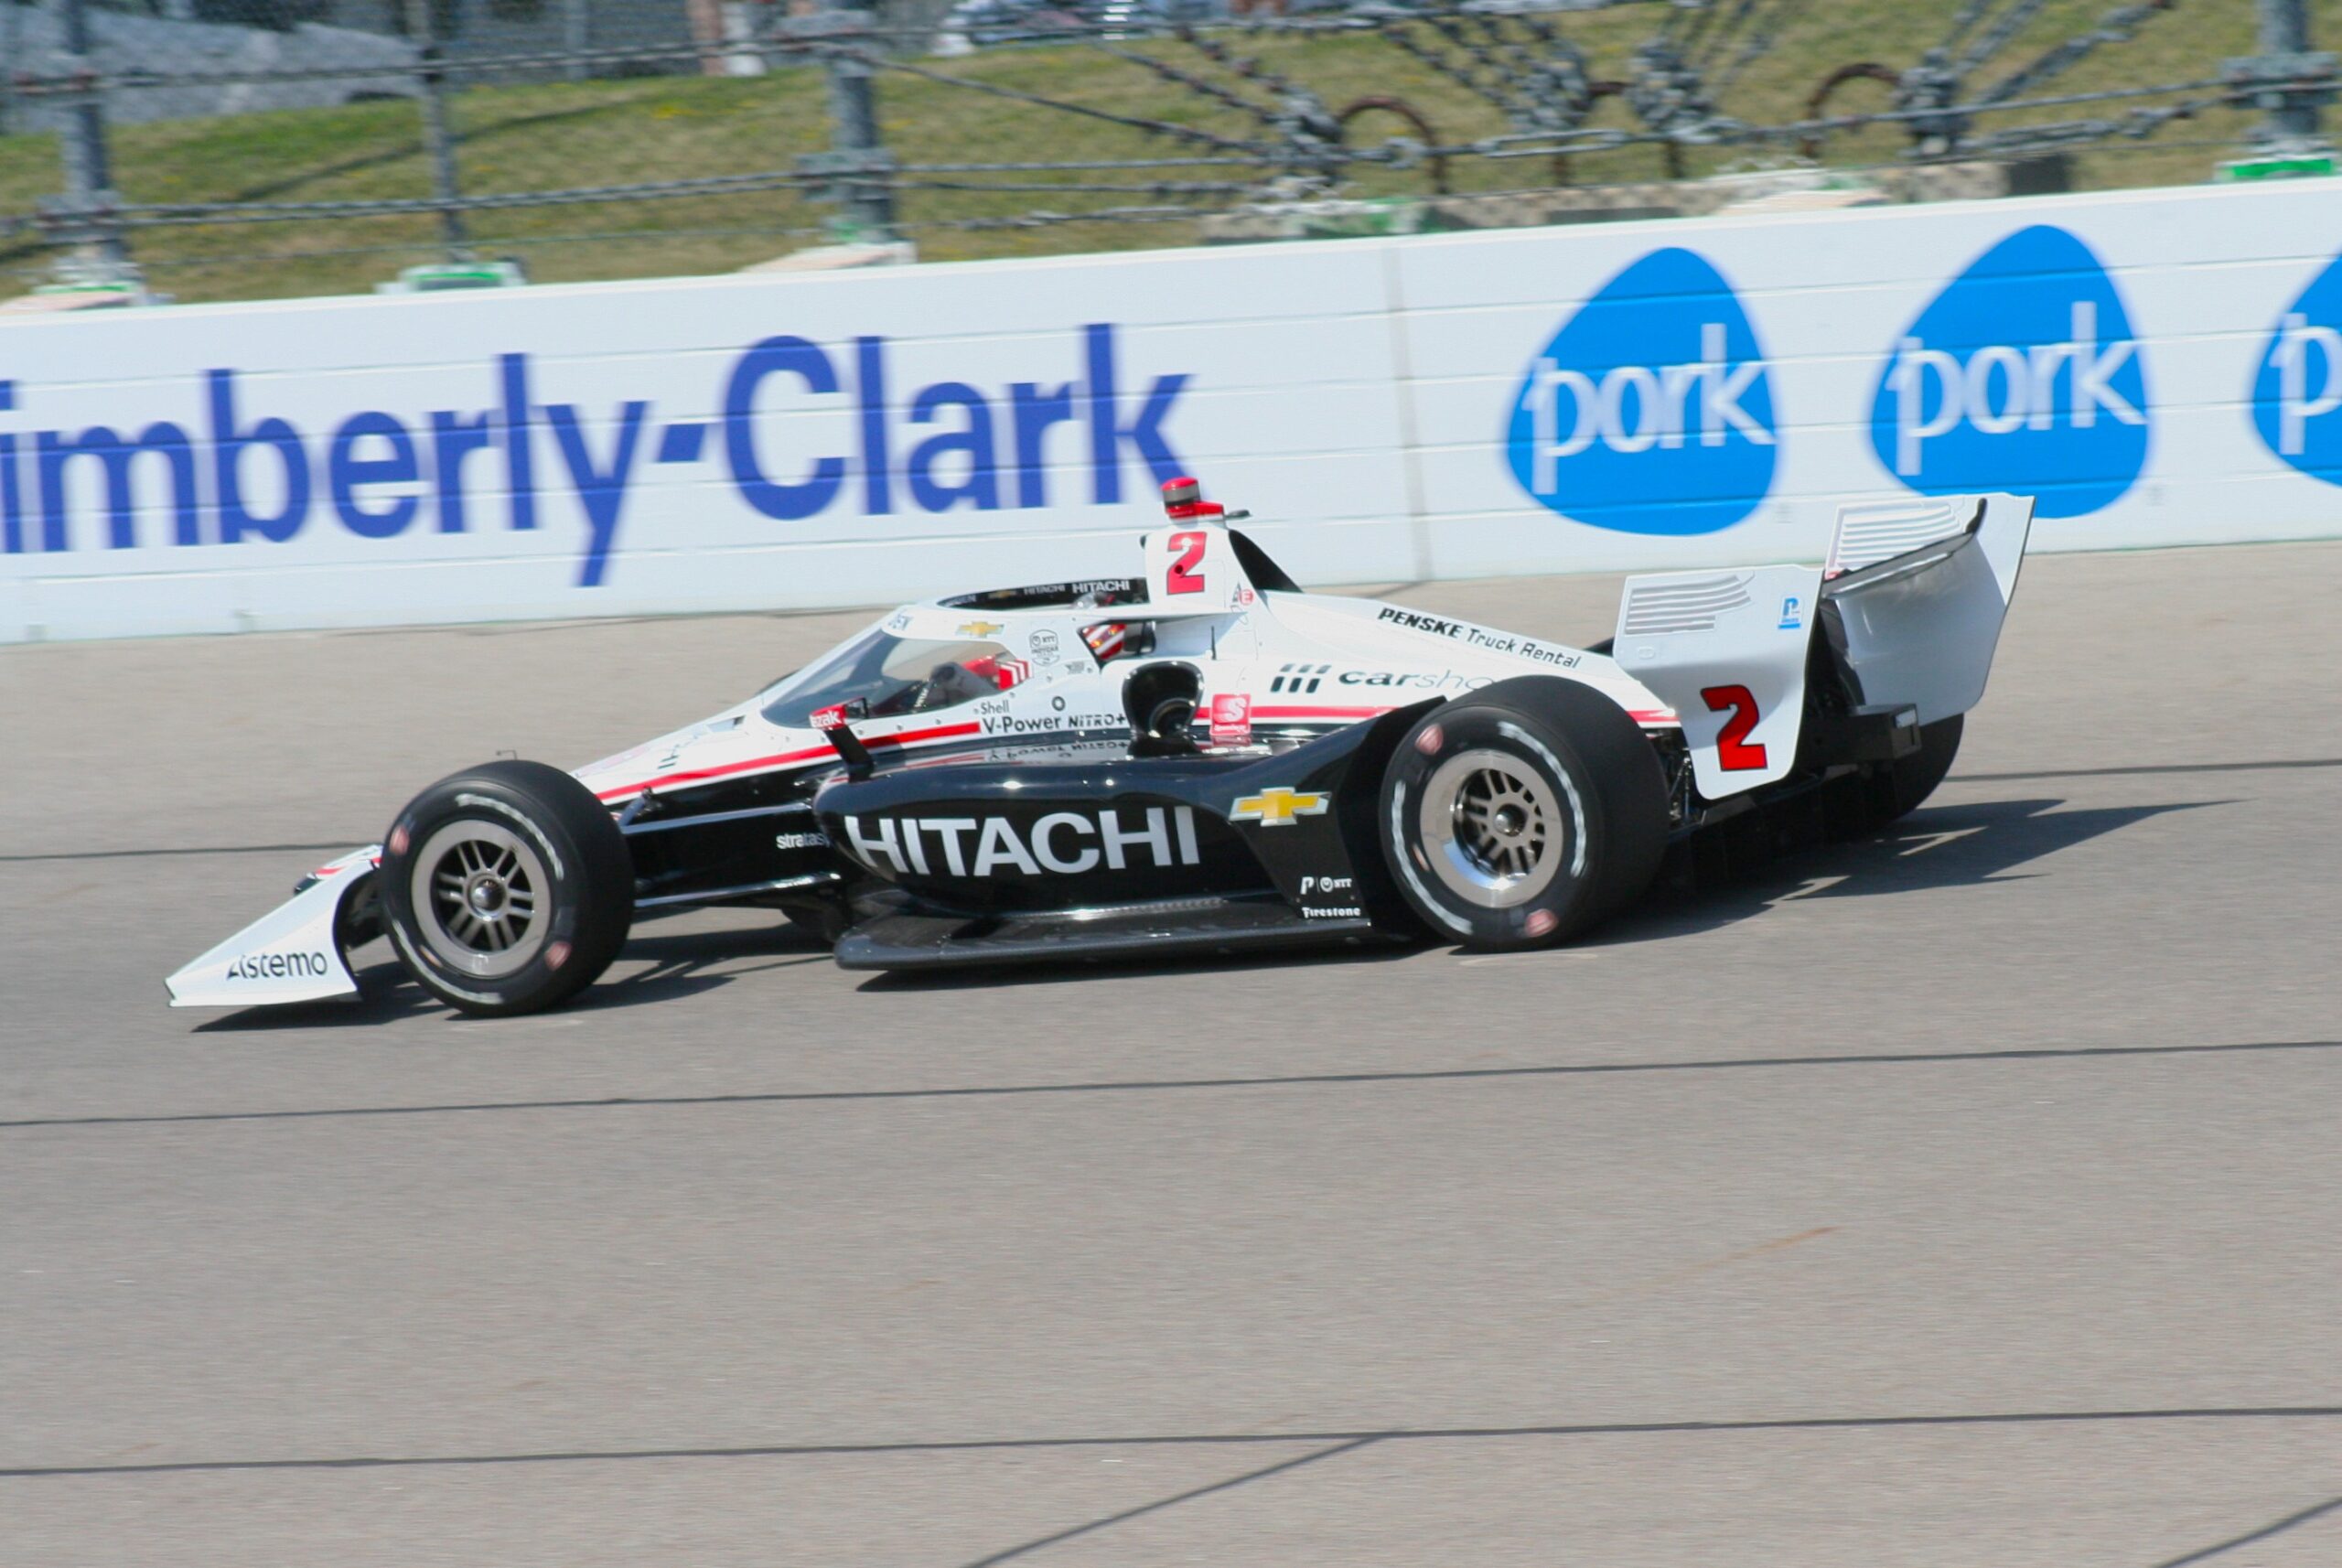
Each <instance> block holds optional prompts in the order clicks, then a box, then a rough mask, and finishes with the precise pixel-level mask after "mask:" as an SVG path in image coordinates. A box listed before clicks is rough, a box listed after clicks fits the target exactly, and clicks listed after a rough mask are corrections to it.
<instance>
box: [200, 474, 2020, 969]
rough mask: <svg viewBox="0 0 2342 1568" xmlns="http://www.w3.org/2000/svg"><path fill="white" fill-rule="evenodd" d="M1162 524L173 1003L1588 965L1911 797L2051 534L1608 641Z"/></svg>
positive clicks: (1917, 514) (463, 806)
mask: <svg viewBox="0 0 2342 1568" xmlns="http://www.w3.org/2000/svg"><path fill="white" fill-rule="evenodd" d="M1164 494H1165V505H1166V511H1167V512H1168V514H1169V521H1168V524H1167V526H1166V527H1164V528H1162V529H1160V530H1157V531H1156V532H1153V533H1150V534H1148V535H1147V536H1146V537H1145V539H1144V543H1143V547H1142V548H1143V556H1144V561H1143V568H1142V570H1141V572H1140V573H1139V574H1138V575H1134V576H1131V577H1117V578H1110V579H1104V580H1098V581H1090V582H1072V583H1052V584H1046V585H1034V586H1028V587H1019V588H1005V589H999V590H995V591H992V592H986V593H977V594H969V595H965V596H960V597H956V598H948V599H941V600H937V601H933V602H929V603H925V604H915V605H907V606H905V607H902V608H900V609H897V610H896V611H894V612H892V613H891V614H889V615H887V616H886V617H884V618H881V619H879V620H878V621H877V622H876V623H875V624H873V625H872V626H870V627H869V628H866V629H865V630H863V631H861V632H859V633H857V634H856V635H855V636H854V637H852V638H849V639H847V640H846V641H844V642H843V643H842V644H840V645H839V646H838V647H837V648H836V649H834V650H832V651H831V652H830V653H829V654H828V655H827V656H826V657H824V658H822V659H821V660H817V661H815V662H814V663H812V664H810V665H808V666H807V667H805V668H804V669H802V670H800V671H797V672H795V673H794V674H791V675H790V676H788V677H786V678H784V679H782V680H780V681H779V682H775V683H774V684H773V685H771V686H769V687H768V688H767V689H766V690H764V691H761V692H759V693H757V694H756V695H755V696H753V697H751V698H749V699H748V700H747V701H746V702H744V703H739V704H738V705H737V706H735V707H732V708H728V709H726V710H725V711H724V712H723V713H720V714H716V715H715V716H714V718H711V719H709V720H707V721H705V722H704V723H702V724H696V725H692V726H691V727H689V728H687V729H682V730H678V731H676V732H675V733H674V734H672V735H669V736H662V737H661V738H660V739H658V740H654V741H651V742H650V743H649V744H648V745H645V746H636V747H634V748H633V749H632V750H630V751H626V752H622V753H620V754H618V756H616V757H608V758H606V759H605V760H603V761H600V762H596V763H594V764H592V765H591V766H589V767H586V768H579V769H577V770H576V771H575V772H574V773H565V772H563V771H561V770H560V769H558V768H551V767H547V766H545V765H544V764H543V763H536V762H518V761H498V762H489V763H484V764H482V765H480V766H479V767H477V768H467V769H466V770H465V771H464V772H461V773H458V774H456V775H455V776H453V777H452V778H448V779H441V780H440V781H439V782H438V783H436V784H434V785H432V786H431V787H430V788H429V789H425V790H424V791H423V792H422V793H421V794H420V795H417V796H416V797H415V798H414V800H413V801H411V802H410V803H409V804H408V805H407V806H406V808H405V809H404V810H403V811H400V813H399V814H398V818H397V820H396V821H395V822H392V824H391V829H390V832H389V834H388V835H387V837H386V838H385V840H384V842H383V843H381V844H380V845H377V846H373V847H371V848H367V849H360V850H356V851H353V852H351V853H350V854H346V855H343V856H341V857H340V858H339V859H337V860H335V861H333V862H332V863H330V864H329V865H324V866H322V867H319V868H318V869H317V871H315V872H314V873H312V874H311V875H308V876H307V877H306V878H304V879H303V880H302V882H301V883H300V885H299V886H298V887H296V889H295V894H294V897H293V898H292V900H291V901H290V902H289V903H287V904H285V905H284V906H283V907H282V908H279V909H278V910H277V911H276V912H275V913H274V914H272V915H270V916H268V917H267V918H264V919H262V920H260V921H258V922H257V923H255V924H254V925H252V926H251V927H250V928H248V929H245V930H243V931H242V932H240V933H238V934H237V935H236V936H234V937H231V938H230V939H229V940H227V941H225V942H223V943H221V944H220V946H219V947H217V948H214V949H213V950H211V951H209V952H208V953H206V954H204V955H203V956H202V957H201V958H199V959H197V960H196V961H194V962H193V963H190V964H188V966H187V967H186V968H185V969H183V970H181V971H179V972H178V973H177V974H175V975H173V976H171V978H170V981H169V985H170V992H171V997H172V1000H173V1002H174V1004H177V1005H179V1006H203V1007H242V1006H251V1005H254V1004H267V1003H285V1002H301V1001H310V1000H315V999H317V998H324V997H335V996H347V995H353V994H355V993H356V992H357V989H358V987H357V983H356V981H355V980H354V979H353V977H352V974H351V971H350V967H349V953H350V952H351V950H353V949H356V948H358V947H359V946H360V945H362V944H363V943H365V942H368V941H370V940H372V939H374V938H375V937H377V936H381V935H385V934H387V935H388V936H389V938H390V940H391V943H392V947H393V948H394V949H395V950H397V953H398V956H399V958H400V960H401V961H402V962H403V964H404V966H405V968H406V970H407V972H409V973H410V974H412V975H413V976H414V979H415V980H416V981H417V982H418V983H420V984H422V985H423V986H424V988H425V989H427V990H428V991H430V992H431V993H433V994H435V995H436V996H438V997H439V998H441V999H442V1000H444V1001H446V1002H447V1003H448V1004H451V1005H453V1006H455V1007H457V1008H460V1009H462V1010H463V1011H465V1012H467V1013H478V1014H517V1013H527V1012H532V1011H534V1010H537V1009H540V1008H543V1007H549V1006H552V1005H553V1004H556V1003H559V1002H561V1001H562V1000H564V998H566V997H569V996H571V995H573V994H574V993H576V992H577V991H578V990H579V989H580V988H582V987H584V986H585V985H587V984H589V983H592V981H593V980H594V979H595V978H596V976H597V975H599V974H600V973H601V972H602V971H603V970H604V969H605V968H606V967H607V965H608V964H609V963H610V961H612V960H613V959H614V958H616V957H617V956H618V950H619V948H620V947H621V946H622V945H623V944H624V942H625V940H626V938H627V933H628V930H629V929H630V928H631V927H632V925H633V923H634V921H635V920H636V919H637V918H641V917H644V916H649V915H654V914H659V913H663V912H667V911H671V910H676V909H682V908H693V907H700V906H707V905H721V904H762V905H769V906H772V907H775V908H779V909H780V910H781V911H783V912H784V913H785V914H786V915H787V916H788V917H789V918H790V919H791V920H792V921H794V922H796V923H798V924H800V925H801V926H803V927H805V928H807V929H811V930H813V931H815V932H818V933H819V934H821V935H822V937H823V938H824V939H825V940H831V941H833V942H834V944H835V954H836V959H837V961H838V962H839V963H840V964H841V965H843V966H844V967H846V968H848V969H913V968H922V967H931V966H940V965H955V964H957V965H990V964H1001V963H1007V962H1013V961H1035V960H1044V961H1046V960H1058V959H1066V958H1088V957H1096V956H1101V955H1117V954H1129V955H1138V954H1145V955H1159V954H1175V953H1197V952H1219V951H1227V950H1237V949H1244V948H1253V947H1274V946H1282V945H1287V944H1307V943H1331V942H1337V941H1353V942H1355V941H1365V940H1407V939H1417V938H1421V937H1423V936H1426V935H1428V936H1430V937H1433V938H1435V939H1439V940H1448V941H1454V942H1456V943H1459V944H1461V945H1463V946H1466V947H1471V948H1478V949H1498V950H1502V949H1517V948H1532V947H1540V946H1543V945H1546V944H1550V943H1554V942H1560V941H1564V940H1568V939H1569V938H1571V937H1573V936H1575V935H1577V934H1578V933H1580V932H1582V931H1585V929H1588V928H1589V927H1591V926H1593V925H1594V924H1595V923H1596V922H1597V921H1599V920H1601V919H1603V918H1605V917H1606V916H1608V915H1609V914H1611V913H1612V912H1613V911H1615V910H1617V908H1620V907H1621V906H1622V905H1624V904H1625V903H1627V902H1628V900H1630V899H1632V898H1634V897H1637V896H1638V894H1639V893H1641V892H1642V891H1643V890H1644V888H1645V887H1646V886H1648V885H1649V883H1650V882H1651V880H1652V878H1653V876H1654V875H1655V874H1656V873H1657V871H1658V868H1659V867H1660V864H1661V861H1662V859H1663V857H1665V855H1666V854H1667V852H1668V851H1669V849H1670V847H1671V845H1677V844H1682V845H1687V846H1691V847H1692V848H1694V849H1696V848H1697V846H1699V845H1700V844H1701V843H1703V842H1706V843H1713V842H1715V841H1717V840H1719V839H1724V838H1728V837H1729V836H1730V835H1731V834H1732V833H1733V832H1735V831H1742V832H1745V829H1746V822H1741V820H1743V819H1746V818H1748V817H1749V815H1750V813H1752V812H1764V811H1777V810H1778V809H1782V808H1786V807H1788V806H1789V803H1790V802H1796V803H1797V804H1796V807H1795V810H1796V811H1799V812H1803V813H1807V814H1811V813H1812V812H1814V811H1824V812H1825V813H1826V814H1830V815H1832V816H1833V817H1834V818H1835V819H1836V821H1838V822H1840V823H1842V824H1843V823H1851V824H1853V826H1855V827H1857V828H1864V827H1873V826H1876V825H1878V824H1880V823H1883V822H1887V821H1890V820H1892V819H1893V818H1895V817H1896V816H1899V815H1901V814H1902V813H1904V812H1906V811H1909V810H1910V809H1911V808H1913V807H1914V806H1916V805H1918V802H1919V801H1920V800H1921V799H1922V798H1924V797H1925V796H1926V795H1927V794H1928V791H1929V790H1931V789H1934V788H1935V786H1936V784H1937V782H1938V781H1939V780H1940V779H1942V778H1943V776H1944V773H1945V771H1946V769H1947V768H1950V764H1951V759H1952V754H1953V752H1954V751H1955V750H1956V749H1957V747H1958V746H1959V744H1960V734H1961V715H1962V714H1965V713H1966V712H1967V711H1968V709H1969V708H1971V707H1972V706H1973V705H1974V704H1975V703H1976V702H1977V700H1978V699H1979V698H1980V697H1981V696H1982V693H1983V690H1984V681H1985V676H1986V674H1987V672H1988V671H1989V670H1990V668H1991V665H1992V660H1993V649H1994V647H1995V645H1996V644H1997V642H1998V640H1999V637H2000V630H2001V624H2002V620H2003V618H2004V615H2005V614H2006V612H2007V608H2008V605H2009V600H2010V597H2011V596H2012V595H2013V594H2014V592H2015V588H2016V578H2017V571H2018V568H2019V566H2020V564H2022V562H2023V559H2024V554H2025V537H2026V533H2027V531H2028V529H2029V528H2030V526H2031V521H2032V514H2033V503H2032V501H2031V500H2030V499H2026V498H2024V497H2017V496H2007V495H1985V496H1971V497H1964V498H1954V499H1910V500H1902V501H1895V502H1885V503H1878V504H1869V505H1853V506H1848V507H1846V508H1844V509H1843V510H1842V512H1841V514H1840V517H1839V520H1838V525H1837V529H1836V532H1835V536H1834V538H1833V540H1832V545H1831V549H1830V553H1829V558H1828V560H1827V561H1826V563H1825V564H1822V565H1821V566H1810V565H1806V566H1765V567H1757V568H1743V569H1734V570H1709V571H1696V572H1674V573H1667V574H1661V575H1645V576H1637V577H1632V578H1629V579H1628V582H1627V585H1626V591H1625V594H1624V596H1623V597H1622V600H1621V603H1620V606H1619V611H1618V620H1617V630H1616V632H1615V635H1614V637H1613V638H1612V639H1609V640H1608V641H1606V642H1605V643H1603V644H1599V645H1597V646H1595V647H1594V648H1587V649H1578V648H1567V647H1563V646H1561V645H1559V644H1556V643H1550V642H1544V641H1540V640H1538V639H1532V638H1528V637H1522V636H1519V635H1516V634H1513V633H1510V632H1505V631H1499V630H1496V629H1494V628H1488V627H1485V626H1477V625H1474V624H1472V623H1470V622H1468V621H1462V620H1457V619H1456V618H1452V617H1448V616H1442V615H1431V614H1425V613H1423V612H1421V611H1417V610H1412V609H1406V608H1403V607H1400V606H1397V605H1392V604H1386V603H1381V602H1379V601H1376V600H1371V599H1364V598H1351V597H1341V596H1325V595H1316V594H1308V593H1304V592H1302V591H1301V590H1300V589H1299V588H1298V587H1296V586H1295V584H1294V583H1293V581H1292V580H1291V579H1290V578H1289V577H1287V576H1286V575H1284V573H1283V572H1282V571H1280V570H1278V568H1277V567H1276V565H1275V564H1273V563H1272V562H1271V561H1270V560H1269V558H1268V556H1267V555H1266V554H1264V553H1262V550H1261V548H1260V547H1259V546H1258V545H1257V544H1256V543H1254V542H1252V540H1251V539H1249V538H1247V537H1246V536H1245V535H1244V534H1243V533H1241V532H1237V531H1236V530H1234V529H1232V528H1231V527H1230V526H1229V524H1230V523H1231V522H1233V521H1237V518H1236V517H1230V516H1228V515H1225V514H1223V512H1222V510H1221V509H1220V508H1219V507H1218V506H1216V505H1214V504H1212V503H1209V502H1207V501H1204V500H1202V499H1200V497H1199V494H1198V488H1197V486H1196V484H1195V481H1193V480H1191V479H1179V480H1174V481H1173V482H1172V483H1170V484H1168V485H1166V486H1165V487H1164ZM1237 516H1238V517H1241V514H1237ZM1735 822H1741V826H1740V828H1738V829H1735V827H1734V825H1733V824H1734V823H1735Z"/></svg>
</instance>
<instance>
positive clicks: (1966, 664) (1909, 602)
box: [1611, 494, 2033, 800]
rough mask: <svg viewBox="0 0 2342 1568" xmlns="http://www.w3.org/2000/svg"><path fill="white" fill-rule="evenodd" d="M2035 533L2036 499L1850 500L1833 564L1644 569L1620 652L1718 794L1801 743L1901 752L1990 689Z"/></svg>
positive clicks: (1621, 622)
mask: <svg viewBox="0 0 2342 1568" xmlns="http://www.w3.org/2000/svg"><path fill="white" fill-rule="evenodd" d="M2032 526H2033V499H2032V498H2031V497H2030V496H2012V495H1999V494H1994V495H1979V496H1957V497H1945V498H1938V499H1912V500H1904V501H1881V502H1865V503H1857V504H1853V505H1848V506H1844V507H1841V508H1840V509H1839V511H1838V522H1837V527H1836V528H1835V529H1834V530H1833V531H1832V535H1831V541H1830V553H1829V556H1828V558H1827V560H1826V562H1825V564H1823V565H1821V566H1820V567H1813V566H1758V567H1744V568H1739V569H1736V570H1731V571H1721V572H1717V571H1710V572H1669V573H1657V574H1650V575H1642V576H1635V577H1629V578H1628V579H1627V586H1626V592H1625V594H1624V595H1623V596H1621V597H1620V600H1619V605H1618V627H1617V636H1616V637H1615V639H1613V644H1612V650H1611V651H1612V656H1613V657H1615V658H1616V659H1617V661H1618V663H1619V665H1620V667H1621V668H1623V669H1624V670H1625V671H1626V672H1627V673H1628V674H1629V675H1632V676H1633V677H1634V678H1635V679H1637V680H1638V681H1640V682H1642V683H1643V684H1644V685H1645V686H1647V687H1649V689H1650V690H1651V692H1652V693H1654V694H1656V695H1657V696H1658V697H1660V699H1661V700H1662V701H1664V702H1666V703H1668V704H1669V705H1670V706H1671V707H1673V708H1674V710H1675V712H1676V715H1677V718H1678V720H1679V722H1680V723H1681V725H1682V726H1683V738H1684V741H1685V743H1686V744H1687V745H1688V746H1689V747H1690V748H1691V753H1692V776H1693V779H1694V780H1695V782H1696V783H1697V784H1698V785H1699V789H1700V793H1701V794H1702V795H1703V796H1706V797H1707V798H1708V799H1710V800H1718V799H1721V798H1723V797H1724V796H1726V795H1735V794H1740V793H1743V792H1745V791H1746V790H1749V789H1756V788H1758V787H1759V786H1762V785H1766V784H1770V783H1774V782H1776V781H1778V779H1782V778H1784V777H1786V776H1787V775H1788V774H1789V772H1790V771H1791V770H1792V769H1793V768H1796V767H1797V766H1798V765H1799V760H1800V755H1799V754H1800V747H1801V746H1802V747H1803V749H1804V753H1805V755H1804V757H1803V760H1804V761H1805V762H1807V763H1808V764H1814V763H1823V764H1826V763H1829V762H1833V761H1856V760H1875V759H1883V758H1884V757H1891V756H1894V755H1898V754H1899V753H1900V752H1901V751H1906V750H1909V749H1910V748H1911V747H1913V746H1916V745H1917V744H1918V730H1919V727H1920V726H1922V725H1930V724H1933V723H1935V722H1936V721H1938V720H1939V719H1945V718H1949V717H1950V716H1951V715H1953V714H1963V713H1966V712H1967V711H1968V710H1969V709H1970V708H1972V707H1974V706H1975V705H1976V703H1977V702H1978V701H1979V700H1980V699H1981V698H1982V696H1983V694H1984V682H1985V677H1986V676H1987V675H1988V674H1989V673H1990V672H1991V670H1992V667H1993V650H1995V649H1996V648H1997V647H1998V646H1999V643H2000V636H2001V623H2002V621H2003V620H2004V618H2006V616H2007V614H2008V607H2009V603H2010V601H2011V600H2012V599H2013V598H2014V596H2015V594H2016V579H2017V572H2018V569H2019V567H2020V566H2021V565H2022V564H2024V560H2025V540H2026V537H2027V535H2028V533H2029V532H2030V531H2031V529H2032ZM1817 628H1818V629H1819V631H1820V637H1819V638H1818V639H1817V637H1816V635H1815V633H1816V630H1817ZM1816 680H1819V681H1821V682H1826V683H1827V685H1828V687H1829V688H1830V689H1829V690H1826V691H1809V689H1808V687H1809V682H1813V681H1816ZM1818 712H1823V713H1826V717H1827V718H1828V720H1829V721H1830V722H1829V723H1827V724H1826V725H1821V726H1817V727H1816V730H1815V733H1813V734H1808V733H1807V731H1808V724H1807V721H1808V718H1809V716H1810V715H1812V714H1816V713H1818ZM1836 753H1843V755H1834V754H1836Z"/></svg>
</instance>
